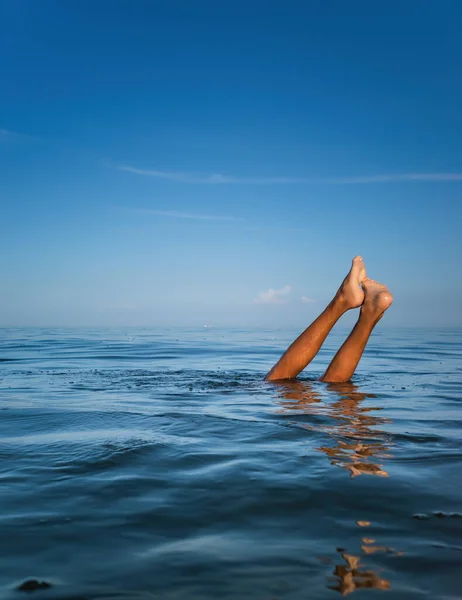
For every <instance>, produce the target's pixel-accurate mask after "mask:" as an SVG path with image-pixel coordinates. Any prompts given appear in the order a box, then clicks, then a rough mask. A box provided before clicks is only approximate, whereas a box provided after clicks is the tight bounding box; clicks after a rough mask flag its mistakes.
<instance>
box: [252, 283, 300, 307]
mask: <svg viewBox="0 0 462 600" xmlns="http://www.w3.org/2000/svg"><path fill="white" fill-rule="evenodd" d="M291 291H292V286H290V285H285V286H284V287H282V288H281V289H280V290H273V289H272V288H270V289H269V290H266V292H260V293H259V294H258V296H257V297H256V298H255V299H254V302H255V303H256V304H283V303H284V302H285V299H286V297H287V296H288V295H289V294H290V292H291Z"/></svg>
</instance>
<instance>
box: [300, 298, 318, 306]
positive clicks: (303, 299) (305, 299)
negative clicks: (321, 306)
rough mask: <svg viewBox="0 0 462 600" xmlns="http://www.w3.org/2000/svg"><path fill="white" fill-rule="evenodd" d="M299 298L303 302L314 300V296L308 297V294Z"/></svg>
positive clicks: (309, 302) (307, 302)
mask: <svg viewBox="0 0 462 600" xmlns="http://www.w3.org/2000/svg"><path fill="white" fill-rule="evenodd" d="M300 299H301V301H302V302H303V303H304V304H313V302H316V300H315V299H314V298H308V296H302V297H301V298H300Z"/></svg>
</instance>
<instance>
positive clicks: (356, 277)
mask: <svg viewBox="0 0 462 600" xmlns="http://www.w3.org/2000/svg"><path fill="white" fill-rule="evenodd" d="M365 279H366V267H365V266H364V261H363V259H362V258H361V256H355V257H354V258H353V261H352V263H351V269H350V272H349V273H348V275H347V276H346V277H345V279H344V280H343V283H342V285H341V286H340V288H339V290H338V292H337V294H336V298H337V299H338V300H340V301H341V302H342V303H344V304H345V306H346V308H347V309H349V308H357V307H358V306H361V304H362V303H363V301H364V292H363V290H362V289H361V282H362V281H364V280H365Z"/></svg>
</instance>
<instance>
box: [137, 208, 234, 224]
mask: <svg viewBox="0 0 462 600" xmlns="http://www.w3.org/2000/svg"><path fill="white" fill-rule="evenodd" d="M136 212H137V213H142V214H145V215H154V216H156V217H169V218H171V219H191V220H195V221H243V219H239V218H238V217H230V216H227V215H202V214H198V213H185V212H180V211H176V210H151V209H148V208H147V209H142V208H140V209H138V210H136Z"/></svg>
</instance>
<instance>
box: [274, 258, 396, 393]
mask: <svg viewBox="0 0 462 600" xmlns="http://www.w3.org/2000/svg"><path fill="white" fill-rule="evenodd" d="M392 302H393V297H392V295H391V293H390V292H389V290H388V289H387V287H386V286H384V285H383V284H381V283H377V282H376V281H374V280H372V279H369V278H368V277H367V276H366V268H365V266H364V261H363V259H362V258H361V257H360V256H356V257H355V258H354V259H353V261H352V266H351V269H350V271H349V273H348V274H347V276H346V277H345V279H344V280H343V282H342V284H341V286H340V288H339V289H338V291H337V293H336V294H335V296H334V298H333V300H332V301H331V302H330V303H329V304H328V306H327V307H326V309H325V310H324V311H323V312H322V313H321V314H320V315H319V317H318V318H317V319H316V320H315V321H314V322H313V323H312V324H311V325H310V326H309V327H308V328H307V329H306V330H305V331H304V332H303V333H302V334H301V335H300V336H299V337H298V338H297V339H296V340H295V341H294V342H293V343H292V344H291V346H289V348H288V349H287V350H286V352H285V353H284V354H283V355H282V357H281V358H280V359H279V361H278V362H277V363H276V364H275V365H274V367H273V368H272V369H271V371H270V372H269V373H268V375H267V376H266V379H267V380H268V381H278V380H283V379H293V378H294V377H296V376H297V375H298V373H300V371H302V370H303V369H304V368H305V367H306V366H307V365H308V364H309V363H310V362H311V361H312V360H313V358H314V357H315V356H316V354H317V353H318V351H319V349H320V348H321V346H322V344H323V342H324V340H325V339H326V337H327V335H328V334H329V332H330V331H331V329H332V327H333V326H334V325H335V323H337V321H338V320H339V319H340V317H341V316H342V315H343V314H344V313H345V312H347V311H348V310H351V309H353V308H358V307H359V306H361V311H360V316H359V319H358V322H357V323H356V325H355V327H354V329H353V331H352V332H351V334H350V335H349V337H348V339H347V340H346V341H345V343H344V344H343V346H342V347H341V348H340V350H339V351H338V352H337V354H336V355H335V357H334V359H333V360H332V362H331V364H330V365H329V367H328V369H327V371H326V372H325V374H324V375H323V377H322V378H321V380H322V381H326V382H332V383H334V382H344V381H348V380H349V379H350V378H351V376H352V375H353V373H354V371H355V369H356V367H357V365H358V363H359V360H360V358H361V356H362V353H363V351H364V348H365V347H366V344H367V341H368V339H369V336H370V334H371V332H372V330H373V329H374V327H375V325H376V324H377V323H378V321H379V320H380V319H381V318H382V316H383V314H384V312H385V311H386V310H387V308H389V306H390V305H391V303H392Z"/></svg>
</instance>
